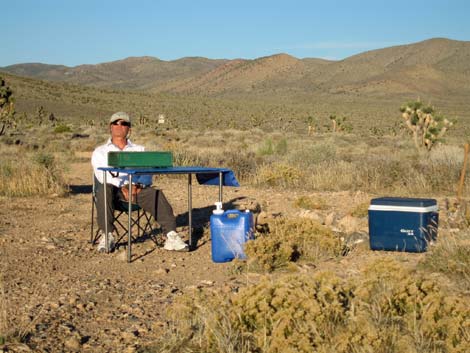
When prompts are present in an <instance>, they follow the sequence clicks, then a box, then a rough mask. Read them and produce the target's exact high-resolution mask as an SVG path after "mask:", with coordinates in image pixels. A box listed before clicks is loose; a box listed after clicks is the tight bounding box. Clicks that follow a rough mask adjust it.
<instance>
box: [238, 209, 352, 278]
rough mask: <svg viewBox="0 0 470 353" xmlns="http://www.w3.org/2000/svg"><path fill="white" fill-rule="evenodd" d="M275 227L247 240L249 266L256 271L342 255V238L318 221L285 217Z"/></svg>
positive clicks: (271, 269)
mask: <svg viewBox="0 0 470 353" xmlns="http://www.w3.org/2000/svg"><path fill="white" fill-rule="evenodd" d="M271 228H272V229H270V232H269V233H268V234H260V235H259V236H258V237H257V238H256V239H255V240H254V241H250V242H247V243H246V249H245V252H246V254H247V256H248V259H249V260H248V263H247V266H248V267H249V268H250V269H252V270H260V271H267V272H272V271H274V270H276V269H280V268H285V267H286V266H287V265H288V264H289V263H291V262H295V261H300V260H302V261H309V262H319V261H321V260H324V259H327V258H331V257H337V256H340V255H341V252H342V246H343V245H342V243H341V240H340V239H339V237H337V236H336V235H334V234H333V232H332V231H331V230H330V229H329V228H327V227H325V226H322V225H321V224H319V223H317V222H316V221H314V220H311V219H305V218H289V219H281V220H278V221H276V222H275V223H274V224H273V226H272V227H271Z"/></svg>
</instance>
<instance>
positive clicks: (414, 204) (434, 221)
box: [369, 197, 439, 252]
mask: <svg viewBox="0 0 470 353" xmlns="http://www.w3.org/2000/svg"><path fill="white" fill-rule="evenodd" d="M438 222H439V213H438V207H437V202H436V200H434V199H417V198H401V197H380V198H376V199H372V200H371V204H370V206H369V239H370V248H371V249H372V250H390V251H406V252H424V251H426V250H427V246H428V243H430V242H432V241H434V240H436V238H437V225H438Z"/></svg>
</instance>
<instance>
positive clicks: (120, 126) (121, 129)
mask: <svg viewBox="0 0 470 353" xmlns="http://www.w3.org/2000/svg"><path fill="white" fill-rule="evenodd" d="M110 128H111V136H112V137H122V138H125V137H126V136H127V134H128V133H129V130H130V128H131V125H130V123H128V122H127V121H124V120H117V121H113V122H112V123H111V124H110Z"/></svg>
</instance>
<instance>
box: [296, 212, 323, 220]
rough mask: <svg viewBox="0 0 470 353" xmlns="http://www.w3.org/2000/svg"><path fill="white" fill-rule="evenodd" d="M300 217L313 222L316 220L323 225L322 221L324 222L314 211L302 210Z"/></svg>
mask: <svg viewBox="0 0 470 353" xmlns="http://www.w3.org/2000/svg"><path fill="white" fill-rule="evenodd" d="M299 217H301V218H308V219H312V220H314V221H316V222H318V223H321V221H322V219H321V217H320V215H319V214H318V213H317V212H315V211H312V210H302V211H300V212H299Z"/></svg>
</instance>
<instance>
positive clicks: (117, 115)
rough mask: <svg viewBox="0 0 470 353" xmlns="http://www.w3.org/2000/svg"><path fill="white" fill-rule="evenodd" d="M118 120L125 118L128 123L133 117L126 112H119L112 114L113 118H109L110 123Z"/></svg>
mask: <svg viewBox="0 0 470 353" xmlns="http://www.w3.org/2000/svg"><path fill="white" fill-rule="evenodd" d="M118 120H124V121H127V122H128V123H130V122H131V118H130V117H129V114H127V113H124V112H117V113H114V114H113V115H111V118H110V119H109V123H110V124H111V123H113V122H115V121H118Z"/></svg>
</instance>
